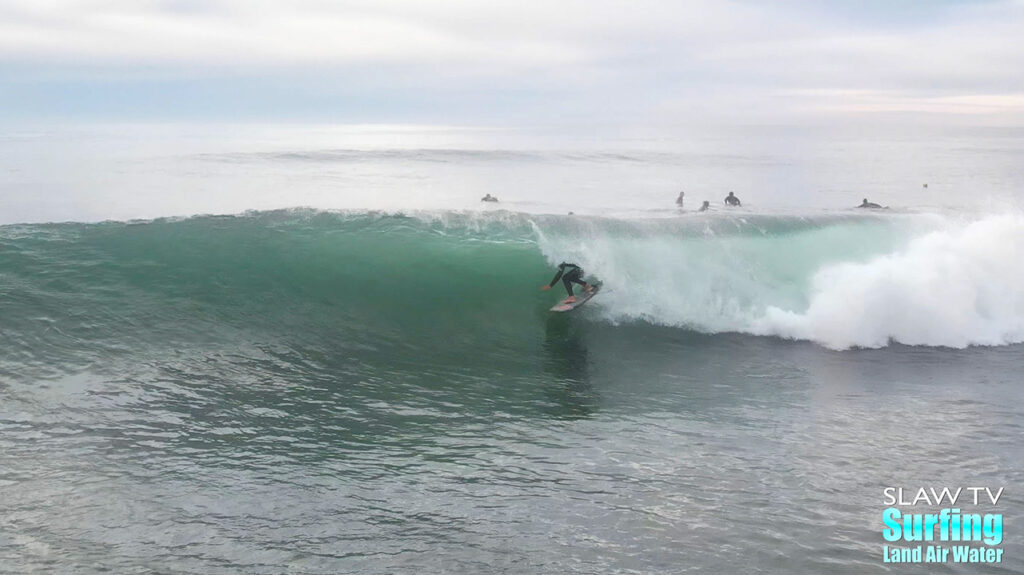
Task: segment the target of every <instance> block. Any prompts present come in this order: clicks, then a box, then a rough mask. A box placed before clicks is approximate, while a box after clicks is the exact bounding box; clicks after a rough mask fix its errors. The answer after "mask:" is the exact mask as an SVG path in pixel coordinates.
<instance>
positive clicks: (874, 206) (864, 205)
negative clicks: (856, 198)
mask: <svg viewBox="0 0 1024 575" xmlns="http://www.w3.org/2000/svg"><path fill="white" fill-rule="evenodd" d="M857 207H858V208H871V209H875V210H877V209H879V208H881V207H882V206H880V205H878V204H876V203H875V202H869V201H868V199H867V198H864V201H863V202H861V203H860V205H859V206H857Z"/></svg>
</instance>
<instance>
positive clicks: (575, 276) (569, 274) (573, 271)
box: [540, 262, 594, 303]
mask: <svg viewBox="0 0 1024 575" xmlns="http://www.w3.org/2000/svg"><path fill="white" fill-rule="evenodd" d="M559 279H561V280H562V284H563V285H564V286H565V291H567V292H569V297H568V298H566V299H565V303H572V302H574V301H576V295H575V294H573V293H572V284H574V283H576V284H580V285H581V286H583V289H584V290H586V291H588V292H589V291H591V290H593V289H594V288H593V286H591V285H590V284H588V283H587V282H585V281H583V268H581V267H580V266H578V265H576V264H570V263H566V262H562V263H560V264H558V273H556V274H555V277H554V279H552V280H551V283H549V284H548V285H544V286H540V289H542V290H545V291H547V290H549V289H551V288H552V286H554V285H555V284H556V283H558V280H559Z"/></svg>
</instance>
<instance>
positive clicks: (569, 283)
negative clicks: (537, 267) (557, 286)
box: [562, 275, 573, 297]
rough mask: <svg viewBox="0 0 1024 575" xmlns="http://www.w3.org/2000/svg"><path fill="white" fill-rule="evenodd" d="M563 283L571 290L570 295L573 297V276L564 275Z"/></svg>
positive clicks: (566, 288) (567, 289) (566, 289)
mask: <svg viewBox="0 0 1024 575" xmlns="http://www.w3.org/2000/svg"><path fill="white" fill-rule="evenodd" d="M562 285H564V286H565V291H567V292H569V297H572V296H573V293H572V278H571V277H569V276H568V275H564V276H562Z"/></svg>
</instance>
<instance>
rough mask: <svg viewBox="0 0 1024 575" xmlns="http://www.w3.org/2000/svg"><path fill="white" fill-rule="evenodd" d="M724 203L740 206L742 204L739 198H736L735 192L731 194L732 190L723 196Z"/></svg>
mask: <svg viewBox="0 0 1024 575" xmlns="http://www.w3.org/2000/svg"><path fill="white" fill-rule="evenodd" d="M725 205H727V206H742V205H743V204H741V203H740V199H739V198H737V197H736V195H735V194H733V193H732V192H729V195H728V196H725Z"/></svg>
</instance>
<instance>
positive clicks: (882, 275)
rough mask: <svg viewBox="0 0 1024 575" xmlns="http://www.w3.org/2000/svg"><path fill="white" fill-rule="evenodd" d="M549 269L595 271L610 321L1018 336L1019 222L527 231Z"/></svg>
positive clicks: (944, 339)
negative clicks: (564, 265)
mask: <svg viewBox="0 0 1024 575" xmlns="http://www.w3.org/2000/svg"><path fill="white" fill-rule="evenodd" d="M537 237H538V244H539V245H540V247H541V250H542V252H543V253H544V254H545V256H546V257H547V259H548V260H549V262H552V263H557V261H561V260H574V261H576V262H577V263H579V264H580V265H582V266H584V267H585V268H587V269H588V270H590V271H592V272H594V273H595V274H596V275H597V276H599V277H600V278H601V279H602V280H603V281H604V282H605V284H606V285H607V286H609V287H611V288H613V289H612V290H611V293H609V294H607V295H606V296H604V297H602V298H601V302H600V303H601V305H599V306H594V307H595V308H599V309H601V313H602V314H603V316H604V317H605V318H606V319H608V320H610V321H635V320H642V321H647V322H650V323H653V324H658V325H668V326H677V327H685V328H688V329H694V330H698V331H702V332H707V333H720V332H743V333H751V334H755V335H769V336H779V337H784V338H790V339H802V340H810V341H814V342H817V343H819V344H821V345H824V346H826V347H829V348H833V349H848V348H852V347H882V346H885V345H887V344H889V343H890V342H899V343H903V344H908V345H926V346H949V347H958V348H962V347H966V346H970V345H1003V344H1010V343H1018V342H1021V341H1024V263H1022V261H1024V260H1022V258H1021V253H1020V247H1019V246H1020V245H1022V244H1024V217H1022V216H1020V215H1002V216H989V217H984V218H981V219H979V220H976V221H973V222H960V221H957V220H954V219H951V218H948V217H943V216H938V215H934V214H929V215H916V216H897V217H864V218H860V217H848V218H803V219H799V220H793V219H785V218H761V219H750V220H748V219H746V218H743V219H739V218H732V219H730V220H722V219H718V220H707V221H706V222H705V223H704V224H703V227H697V226H696V225H693V224H690V225H688V226H684V225H683V224H679V223H673V224H671V225H668V224H652V223H647V224H646V225H639V224H638V223H635V224H634V225H631V226H626V225H624V224H622V223H620V224H619V226H618V229H617V230H616V231H613V232H609V230H608V229H607V228H603V227H601V228H599V227H596V226H594V225H593V224H591V225H578V226H576V227H575V228H573V229H572V231H571V232H568V233H567V231H566V230H565V229H554V230H550V231H549V230H546V229H544V228H543V227H541V226H539V227H538V229H537Z"/></svg>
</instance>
